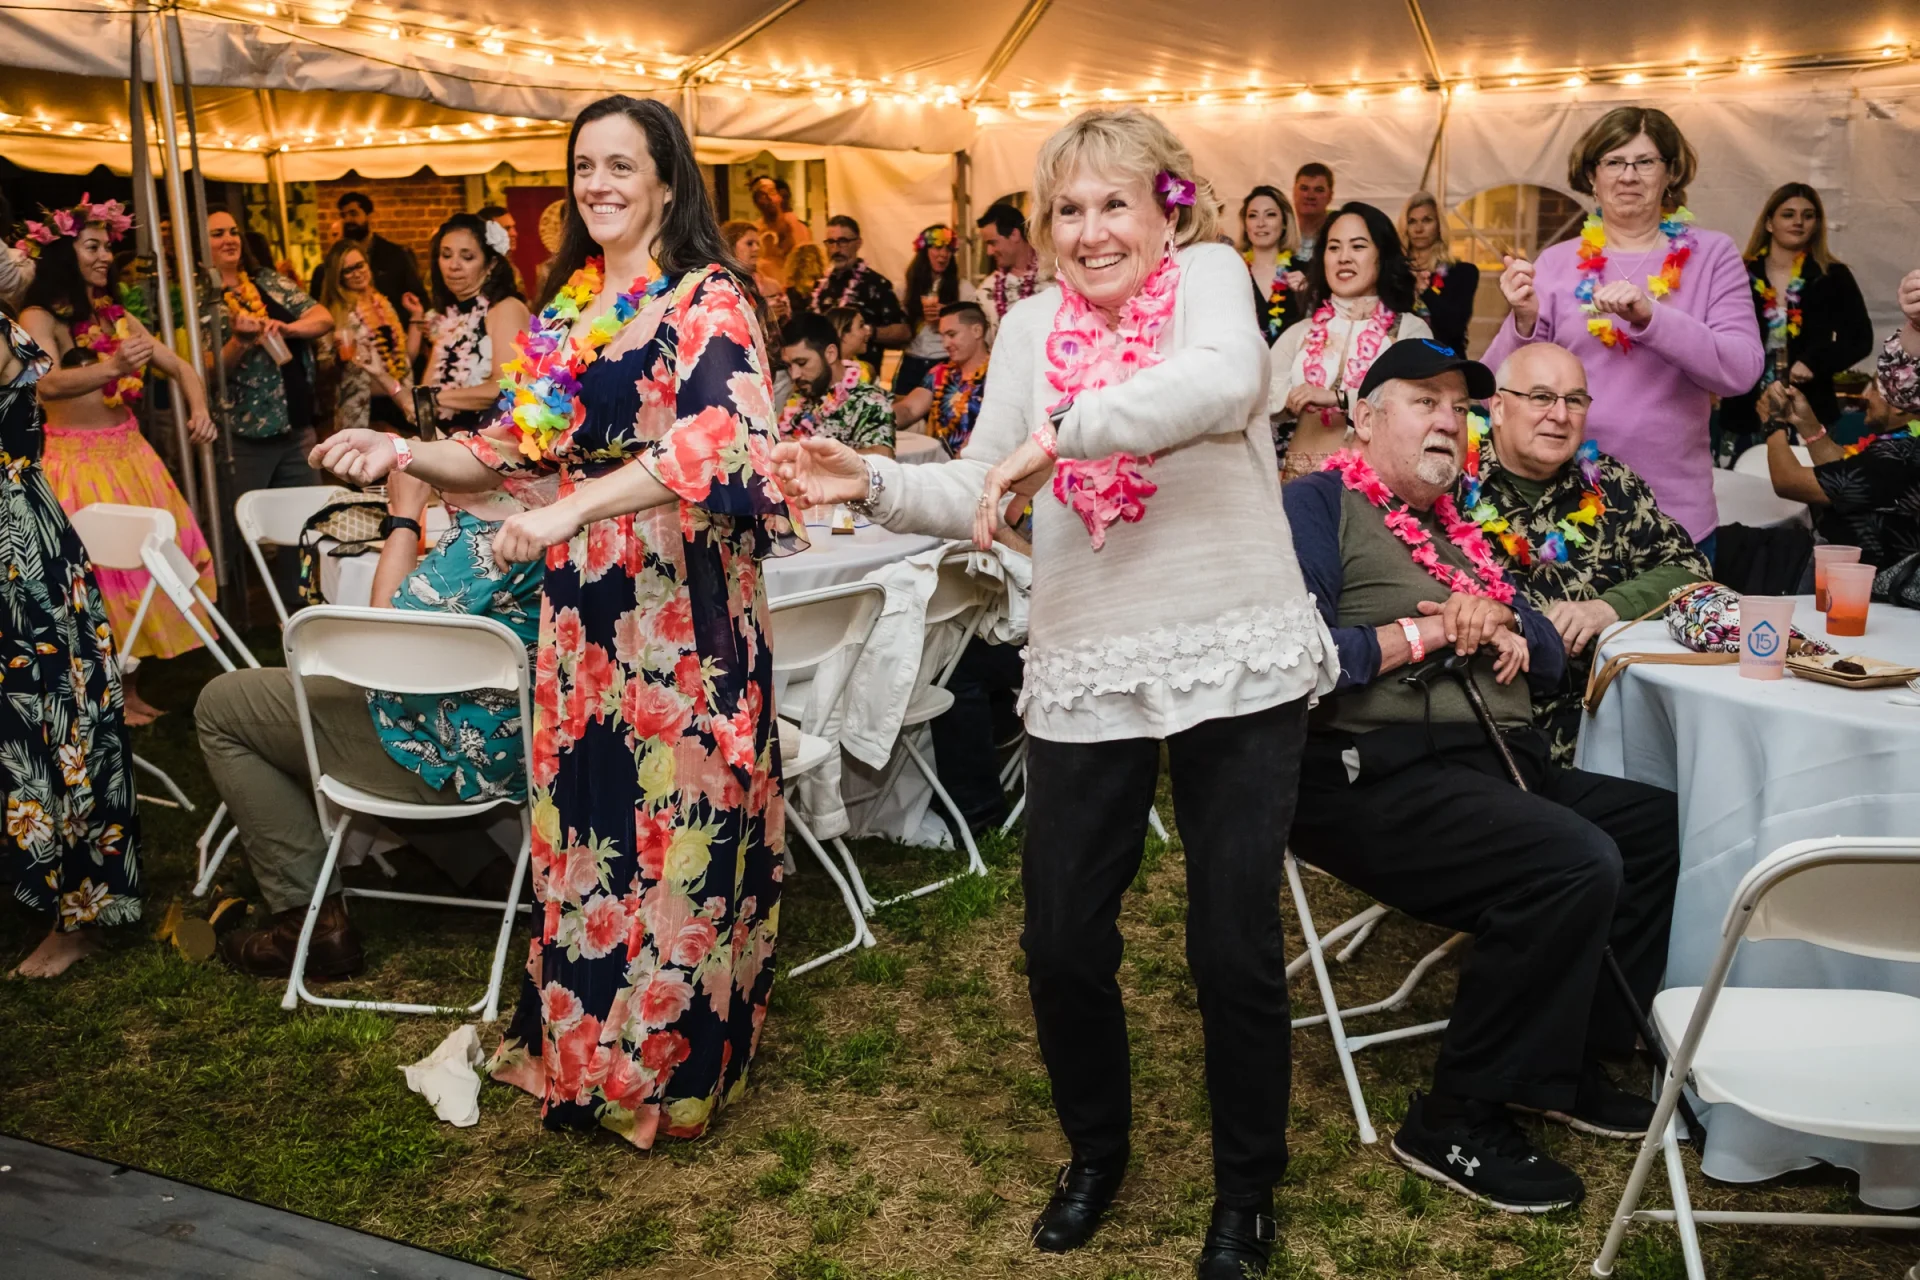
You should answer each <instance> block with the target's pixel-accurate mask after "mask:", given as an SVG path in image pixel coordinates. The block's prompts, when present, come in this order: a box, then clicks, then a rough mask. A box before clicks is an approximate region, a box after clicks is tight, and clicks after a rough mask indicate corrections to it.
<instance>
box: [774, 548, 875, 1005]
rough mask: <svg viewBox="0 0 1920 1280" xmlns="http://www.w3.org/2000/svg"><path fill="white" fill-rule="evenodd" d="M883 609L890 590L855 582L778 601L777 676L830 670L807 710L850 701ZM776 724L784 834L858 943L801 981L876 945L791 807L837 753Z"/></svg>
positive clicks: (847, 855)
mask: <svg viewBox="0 0 1920 1280" xmlns="http://www.w3.org/2000/svg"><path fill="white" fill-rule="evenodd" d="M886 603H887V592H886V589H885V588H884V587H882V586H880V584H879V583H877V582H850V583H847V584H845V585H843V586H837V587H823V588H821V589H819V590H817V591H802V592H798V593H796V594H794V595H790V596H783V597H781V598H780V599H778V600H776V601H774V602H773V604H772V606H771V608H770V609H769V610H768V628H769V630H770V631H771V633H772V645H773V669H774V673H775V674H776V675H779V674H783V673H792V672H797V671H808V670H812V669H815V668H820V667H822V665H823V664H827V665H826V666H825V670H824V673H823V674H822V675H819V676H816V677H815V678H814V680H813V681H812V682H811V685H810V687H809V689H808V692H807V697H808V699H809V700H810V704H811V700H812V699H816V698H817V699H824V701H821V702H820V703H818V706H819V707H821V708H822V709H823V710H826V711H829V712H830V711H831V709H832V708H833V707H834V706H836V705H837V704H838V703H839V701H840V699H841V697H842V696H843V695H844V694H845V692H846V683H847V676H848V675H850V674H851V673H852V671H853V664H854V663H855V662H857V661H859V658H860V651H861V650H862V649H864V648H866V644H867V638H868V637H869V636H871V635H872V634H873V626H874V623H876V622H878V621H879V620H880V611H881V609H883V608H884V607H885V606H886ZM830 660H831V661H830ZM776 720H777V723H778V726H779V731H780V777H781V782H782V784H783V785H784V786H785V787H786V789H787V793H786V794H787V804H786V809H787V826H788V827H790V828H791V829H792V830H793V831H794V832H795V833H796V834H798V835H799V837H800V839H801V840H802V841H804V842H805V843H806V846H807V848H809V849H811V850H813V856H814V857H815V858H816V859H817V860H818V861H819V863H820V865H821V866H822V867H824V868H825V869H826V872H827V877H828V878H829V879H830V880H832V881H833V883H834V887H835V888H837V889H839V890H840V900H841V901H842V902H843V903H845V904H846V908H847V916H848V917H849V918H850V919H851V920H852V921H853V941H851V942H849V943H846V944H845V945H843V946H839V947H835V948H834V949H833V950H831V951H829V952H827V953H826V954H825V955H820V956H815V957H814V958H813V959H811V960H808V961H806V962H804V963H802V964H797V965H794V966H793V967H792V968H791V969H789V970H787V973H788V975H789V976H793V977H797V976H799V975H800V974H803V973H806V972H807V971H809V970H811V969H818V968H819V967H820V966H821V965H823V964H826V963H827V962H828V961H830V960H838V959H839V958H840V957H841V956H844V955H848V954H851V953H852V952H854V951H857V950H859V949H860V948H861V947H871V946H874V945H876V943H875V939H874V936H873V932H872V931H871V930H870V929H868V928H867V920H866V916H865V915H864V914H863V913H862V912H861V910H860V900H859V899H858V898H856V897H855V896H854V893H853V889H852V887H851V886H850V885H849V884H848V883H847V879H846V877H845V876H843V875H842V874H841V873H840V868H839V867H836V866H835V865H834V863H833V859H832V858H830V857H828V856H827V851H826V849H824V848H823V847H822V846H821V844H820V841H819V839H818V837H816V836H815V835H814V834H813V830H812V828H811V827H809V826H808V825H807V823H806V819H804V818H803V817H801V815H800V810H799V806H797V805H796V804H795V803H794V796H793V790H792V784H793V782H794V781H795V780H796V779H798V778H801V777H803V776H805V775H806V774H808V773H811V772H813V771H814V770H815V769H818V768H819V767H820V766H821V765H823V764H825V763H827V762H828V761H829V760H831V759H832V758H833V756H834V753H835V752H836V751H838V750H839V748H838V747H837V746H835V745H834V744H833V743H831V742H829V741H827V740H826V739H825V738H821V737H816V736H815V735H813V734H810V733H802V732H801V731H800V726H799V725H798V724H797V723H795V722H794V721H793V720H791V719H787V718H785V717H782V716H779V714H778V709H777V708H776ZM833 845H834V848H835V849H836V850H837V851H838V852H839V854H840V857H841V858H842V859H843V860H844V861H845V863H846V865H847V868H848V870H849V871H851V870H852V869H853V853H852V851H851V850H849V849H848V848H847V843H846V841H845V840H842V839H841V838H840V837H838V836H835V837H833ZM787 866H788V869H789V870H791V869H792V866H793V853H792V851H791V849H789V851H788V853H787Z"/></svg>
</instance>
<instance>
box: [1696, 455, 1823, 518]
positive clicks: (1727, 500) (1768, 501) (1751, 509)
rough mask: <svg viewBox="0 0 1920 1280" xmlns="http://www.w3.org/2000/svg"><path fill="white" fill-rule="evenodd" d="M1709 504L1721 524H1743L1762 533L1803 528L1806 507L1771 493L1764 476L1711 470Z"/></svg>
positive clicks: (1770, 484) (1770, 485)
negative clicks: (1716, 510) (1715, 508)
mask: <svg viewBox="0 0 1920 1280" xmlns="http://www.w3.org/2000/svg"><path fill="white" fill-rule="evenodd" d="M1713 501H1714V505H1716V506H1718V507H1719V508H1720V523H1721V524H1744V525H1750V526H1752V527H1753V528H1756V529H1763V528H1765V527H1767V526H1768V525H1776V524H1795V523H1799V524H1805V523H1806V521H1807V505H1806V503H1804V502H1792V501H1789V500H1788V499H1786V498H1783V497H1781V496H1780V495H1779V494H1777V493H1775V492H1774V491H1773V482H1772V481H1771V480H1769V479H1767V478H1766V476H1765V475H1757V476H1755V475H1748V474H1747V473H1745V472H1743V471H1728V470H1726V469H1725V468H1723V467H1715V468H1714V469H1713Z"/></svg>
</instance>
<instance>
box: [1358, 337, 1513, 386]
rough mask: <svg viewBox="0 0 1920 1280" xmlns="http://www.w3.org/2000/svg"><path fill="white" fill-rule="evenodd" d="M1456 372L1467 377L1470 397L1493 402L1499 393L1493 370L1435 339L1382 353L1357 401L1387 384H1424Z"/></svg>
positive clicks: (1409, 341)
mask: <svg viewBox="0 0 1920 1280" xmlns="http://www.w3.org/2000/svg"><path fill="white" fill-rule="evenodd" d="M1452 369H1458V370H1459V371H1460V372H1461V373H1464V374H1466V375H1467V394H1468V395H1470V396H1472V397H1473V398H1474V399H1475V400H1487V399H1491V398H1492V396H1493V393H1494V390H1495V386H1494V380H1493V370H1491V369H1489V368H1487V366H1485V365H1483V364H1481V363H1480V362H1479V361H1478V360H1469V359H1467V358H1466V357H1465V356H1463V355H1460V354H1458V353H1456V352H1455V351H1454V349H1453V348H1452V347H1449V346H1447V345H1446V344H1445V343H1440V342H1435V341H1434V340H1433V339H1431V338H1402V339H1401V340H1400V341H1398V342H1396V343H1394V344H1393V345H1392V346H1390V347H1388V348H1387V349H1386V350H1385V351H1382V352H1381V353H1380V355H1379V357H1378V358H1377V359H1375V360H1374V362H1373V367H1372V368H1370V369H1368V370H1367V376H1366V377H1365V378H1363V379H1361V381H1360V391H1359V393H1358V395H1356V396H1355V399H1365V398H1366V397H1367V396H1369V395H1371V394H1372V393H1373V389H1374V388H1375V387H1377V386H1379V385H1380V384H1381V383H1383V382H1393V381H1395V380H1397V379H1406V380H1408V381H1413V382H1420V381H1423V380H1425V379H1427V378H1437V377H1439V376H1440V375H1441V374H1443V373H1446V372H1448V371H1449V370H1452Z"/></svg>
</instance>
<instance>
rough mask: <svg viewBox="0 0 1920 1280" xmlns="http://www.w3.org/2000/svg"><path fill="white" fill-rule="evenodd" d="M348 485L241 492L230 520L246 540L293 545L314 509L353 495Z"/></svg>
mask: <svg viewBox="0 0 1920 1280" xmlns="http://www.w3.org/2000/svg"><path fill="white" fill-rule="evenodd" d="M353 496H354V493H353V490H351V489H345V488H342V487H341V486H339V485H337V484H304V485H299V486H297V487H294V488H290V489H255V490H253V491H252V492H250V493H243V494H241V495H240V496H239V497H238V498H237V499H235V500H234V504H233V522H234V524H236V525H238V526H239V528H240V536H241V537H243V538H245V539H246V540H247V541H248V542H254V543H260V544H262V545H264V546H269V547H292V546H298V545H299V543H300V531H301V529H303V528H305V527H306V523H307V521H308V520H309V519H311V518H312V517H313V514H314V512H316V511H318V510H320V508H322V507H324V506H328V505H329V504H331V503H335V502H345V501H347V500H348V499H349V498H351V497H353Z"/></svg>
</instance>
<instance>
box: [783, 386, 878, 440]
mask: <svg viewBox="0 0 1920 1280" xmlns="http://www.w3.org/2000/svg"><path fill="white" fill-rule="evenodd" d="M839 395H840V388H837V387H836V388H834V389H833V390H831V391H828V392H827V394H826V395H824V396H822V397H821V398H820V399H818V400H809V399H808V398H807V397H806V396H804V395H802V394H800V393H799V392H798V391H796V392H794V393H793V394H792V395H791V396H789V397H787V411H786V413H784V414H783V415H781V421H782V427H783V431H784V433H785V434H788V435H794V436H825V437H827V438H828V439H830V440H838V441H839V442H840V443H841V444H844V445H846V446H847V447H848V448H850V449H891V448H893V397H891V396H889V395H888V394H887V393H886V392H884V391H882V390H881V389H880V388H879V387H876V386H874V385H873V384H872V383H871V382H862V383H860V384H858V385H857V386H855V387H853V388H851V389H850V390H848V391H847V392H846V397H845V399H842V400H840V402H839V403H838V404H831V403H829V402H830V401H832V400H834V399H835V398H836V397H838V396H839ZM823 409H824V410H825V411H824V412H822V410H823Z"/></svg>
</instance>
